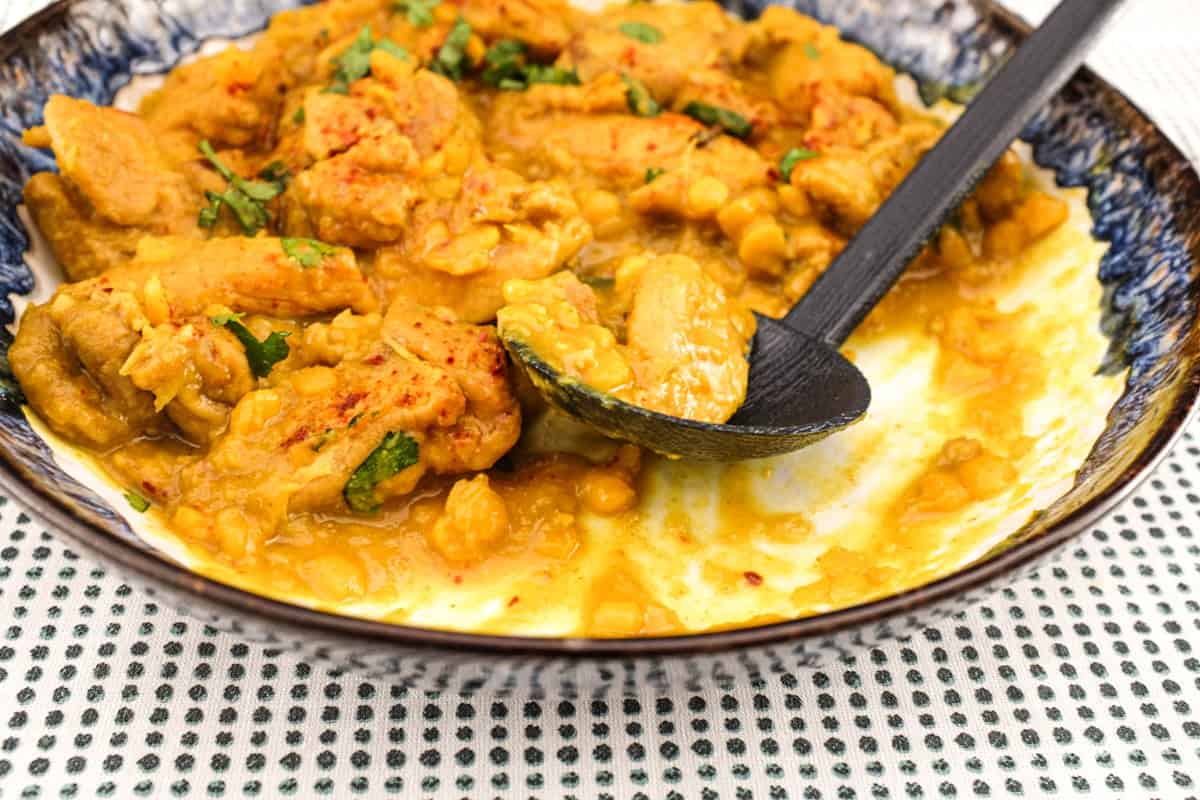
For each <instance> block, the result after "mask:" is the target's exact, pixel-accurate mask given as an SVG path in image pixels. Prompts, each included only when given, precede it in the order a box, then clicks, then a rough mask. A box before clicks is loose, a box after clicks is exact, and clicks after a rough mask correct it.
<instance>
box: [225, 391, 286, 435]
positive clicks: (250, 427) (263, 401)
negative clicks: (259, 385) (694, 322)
mask: <svg viewBox="0 0 1200 800" xmlns="http://www.w3.org/2000/svg"><path fill="white" fill-rule="evenodd" d="M282 405H283V401H282V400H281V399H280V397H279V393H278V392H276V391H274V390H271V389H260V390H258V391H256V392H250V393H249V394H247V395H245V396H244V397H243V398H242V399H241V400H239V401H238V404H237V405H236V406H234V409H233V413H232V414H230V415H229V430H230V432H232V433H233V434H234V435H236V436H249V435H251V434H253V433H256V432H257V431H259V430H261V429H262V428H263V426H264V425H266V424H267V421H268V420H270V419H271V417H273V416H275V415H276V414H278V413H279V409H280V407H281V406H282Z"/></svg>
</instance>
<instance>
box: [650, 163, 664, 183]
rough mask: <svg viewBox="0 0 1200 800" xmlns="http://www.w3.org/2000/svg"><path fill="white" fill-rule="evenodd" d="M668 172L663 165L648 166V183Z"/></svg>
mask: <svg viewBox="0 0 1200 800" xmlns="http://www.w3.org/2000/svg"><path fill="white" fill-rule="evenodd" d="M664 172H666V170H665V169H663V168H662V167H646V183H653V182H654V179H655V178H657V177H658V176H659V175H662V174H663V173H664Z"/></svg>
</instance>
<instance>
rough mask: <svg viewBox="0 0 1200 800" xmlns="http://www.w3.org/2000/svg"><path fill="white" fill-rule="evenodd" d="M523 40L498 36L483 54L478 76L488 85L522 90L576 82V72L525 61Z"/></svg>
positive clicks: (514, 90)
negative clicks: (534, 86) (532, 86)
mask: <svg viewBox="0 0 1200 800" xmlns="http://www.w3.org/2000/svg"><path fill="white" fill-rule="evenodd" d="M525 53H526V47H525V43H524V42H520V41H517V40H516V39H502V40H500V41H498V42H496V43H495V44H494V45H492V46H491V47H489V48H488V50H487V52H486V53H484V54H483V62H484V64H485V65H486V66H485V67H484V70H483V72H482V73H481V74H480V76H479V79H480V80H481V81H483V82H484V83H486V84H487V85H488V86H495V87H496V88H497V89H503V90H505V91H510V92H523V91H525V90H526V89H528V88H529V87H530V85H532V84H535V83H557V84H560V85H571V86H578V85H579V75H578V74H577V73H576V72H575V70H573V69H564V68H563V67H555V66H553V65H547V64H527V63H526V62H525Z"/></svg>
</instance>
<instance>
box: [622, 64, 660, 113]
mask: <svg viewBox="0 0 1200 800" xmlns="http://www.w3.org/2000/svg"><path fill="white" fill-rule="evenodd" d="M621 80H623V81H625V102H626V103H628V104H629V110H630V111H632V112H633V113H634V114H636V115H637V116H639V117H657V116H658V115H659V114H661V113H662V106H660V105H659V104H658V103H657V102H656V101H655V99H654V98H653V97H651V96H650V90H649V89H647V88H646V86H645V84H643V83H642V82H641V81H639V80H638V79H637V78H631V77H629V76H628V75H626V74H624V73H621Z"/></svg>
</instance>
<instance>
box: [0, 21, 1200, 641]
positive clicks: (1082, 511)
mask: <svg viewBox="0 0 1200 800" xmlns="http://www.w3.org/2000/svg"><path fill="white" fill-rule="evenodd" d="M75 2H79V0H57V1H56V2H54V3H53V4H51V5H49V6H47V7H46V8H44V9H42V10H41V11H39V12H37V13H36V14H34V15H32V16H30V17H28V18H27V19H25V20H24V21H23V22H21V23H18V24H17V25H16V26H15V27H14V28H12V29H11V30H10V31H8V32H7V33H5V34H4V35H3V37H0V58H3V57H6V56H7V55H8V52H7V51H8V50H9V48H6V47H4V46H3V43H4V42H11V41H15V40H16V39H17V38H19V37H21V36H22V35H26V34H28V33H30V32H31V31H32V30H34V29H36V28H38V27H40V25H41V24H42V23H43V22H44V20H46V19H47V18H49V17H52V16H54V15H56V14H59V13H62V11H63V10H64V9H66V8H68V7H69V6H71V5H73V4H74V3H75ZM978 4H979V5H980V6H981V7H982V8H983V9H984V10H985V13H987V14H990V15H991V16H993V17H994V18H995V21H996V22H997V23H998V24H1000V25H1001V26H1004V27H1006V28H1007V29H1008V32H1009V33H1010V34H1012V35H1013V36H1014V38H1016V39H1017V40H1018V41H1019V40H1021V39H1023V38H1024V37H1025V36H1028V34H1029V32H1030V30H1031V27H1030V25H1029V24H1028V23H1027V22H1025V21H1024V20H1023V19H1022V18H1021V17H1019V16H1018V15H1016V14H1014V13H1013V12H1011V11H1009V10H1008V9H1005V8H1003V7H1002V6H1000V5H999V4H998V3H996V2H995V1H994V0H979V3H978ZM1077 77H1082V78H1084V79H1085V80H1087V81H1089V82H1092V83H1093V84H1094V85H1096V86H1098V87H1099V88H1100V89H1102V90H1103V91H1105V92H1106V93H1108V94H1110V95H1111V96H1114V97H1116V98H1118V99H1119V100H1120V101H1122V102H1124V103H1125V104H1127V106H1128V107H1129V110H1130V111H1131V112H1133V113H1134V114H1136V115H1138V116H1140V117H1141V118H1142V120H1144V121H1145V122H1147V123H1148V124H1149V125H1150V126H1151V127H1152V128H1153V130H1154V132H1155V133H1156V134H1157V135H1158V136H1160V137H1161V140H1162V141H1161V143H1160V146H1161V147H1164V148H1166V149H1167V151H1168V152H1169V153H1170V154H1171V156H1172V157H1173V161H1174V162H1176V163H1180V164H1184V165H1186V171H1185V174H1186V181H1187V184H1186V186H1181V187H1180V189H1179V191H1185V192H1186V193H1187V195H1188V196H1189V199H1190V200H1191V205H1193V206H1195V207H1196V208H1200V177H1198V176H1197V174H1196V171H1195V168H1194V167H1193V166H1192V165H1191V162H1190V160H1189V159H1188V158H1187V157H1186V156H1185V155H1184V154H1183V153H1182V152H1181V151H1180V150H1179V148H1178V147H1177V146H1176V145H1175V143H1174V142H1173V141H1171V139H1170V138H1169V137H1168V136H1167V135H1166V134H1165V133H1163V132H1162V131H1161V130H1160V129H1158V127H1157V126H1156V125H1154V124H1153V122H1152V121H1151V120H1150V117H1149V115H1148V114H1146V113H1145V112H1144V111H1143V110H1142V109H1141V108H1139V107H1138V106H1137V105H1136V104H1135V103H1133V102H1132V101H1130V100H1129V99H1128V98H1127V97H1125V95H1124V94H1123V93H1121V92H1120V91H1118V90H1117V89H1116V88H1114V87H1113V86H1112V85H1111V84H1109V83H1108V82H1107V81H1105V80H1103V79H1102V78H1100V77H1099V76H1098V75H1096V74H1095V73H1094V72H1092V71H1091V70H1090V69H1088V68H1086V67H1085V68H1083V69H1081V70H1080V73H1079V76H1077ZM1191 256H1192V258H1193V260H1194V261H1196V262H1197V263H1200V248H1193V250H1192V252H1191ZM1188 335H1189V337H1191V338H1196V337H1197V336H1198V335H1200V328H1198V327H1193V329H1192V330H1191V331H1190V332H1189V334H1188ZM1181 381H1182V382H1183V385H1182V386H1181V387H1180V388H1179V390H1178V394H1177V396H1176V398H1175V402H1174V404H1173V406H1172V408H1171V410H1170V413H1169V414H1168V415H1167V416H1166V417H1165V418H1164V419H1163V421H1162V423H1161V424H1160V426H1159V428H1158V429H1157V430H1156V431H1155V433H1154V435H1153V436H1152V437H1151V438H1150V440H1149V441H1148V442H1147V443H1146V445H1145V446H1144V447H1143V448H1142V450H1141V452H1140V453H1139V454H1138V455H1137V457H1136V458H1135V459H1134V460H1133V461H1132V462H1131V463H1130V464H1129V466H1127V467H1126V468H1125V470H1124V471H1123V472H1122V473H1121V475H1120V476H1119V477H1117V478H1115V479H1112V480H1111V481H1110V483H1109V484H1108V486H1107V487H1106V488H1105V489H1104V490H1103V491H1102V492H1100V493H1099V494H1097V495H1096V496H1095V497H1093V498H1091V499H1090V500H1088V501H1087V502H1086V503H1083V504H1082V505H1081V506H1080V507H1079V508H1077V509H1075V510H1073V511H1072V512H1070V513H1069V514H1068V515H1067V516H1066V517H1064V518H1063V519H1062V520H1061V521H1059V522H1058V523H1057V524H1055V525H1054V526H1053V527H1052V528H1050V529H1049V530H1047V531H1046V532H1045V533H1043V534H1040V535H1038V536H1036V537H1033V538H1030V539H1028V540H1026V541H1023V542H1020V543H1018V544H1016V545H1014V546H1013V547H1012V548H1010V549H1009V550H1006V551H1004V552H1001V553H999V554H996V555H993V556H991V557H989V558H986V559H984V560H980V561H977V562H975V563H974V564H971V565H970V566H968V567H966V568H965V569H962V570H960V571H958V572H956V573H954V574H952V575H948V576H946V577H944V578H940V579H938V580H936V581H933V582H931V583H928V584H925V585H923V586H919V587H916V588H914V589H909V590H907V591H904V592H901V593H899V594H895V595H891V596H889V597H885V598H882V599H879V600H875V601H872V602H870V603H865V604H862V605H858V606H852V607H850V608H845V609H840V610H837V611H831V612H827V613H823V614H817V615H814V616H810V617H801V618H799V619H794V620H786V621H782V622H774V623H770V624H767V625H761V626H756V627H750V628H738V629H731V630H722V631H715V632H708V633H693V634H685V635H680V636H667V637H644V638H604V639H591V638H581V637H545V638H538V637H523V636H498V635H490V634H477V633H459V632H456V631H448V630H436V629H431V628H417V627H412V626H407V625H399V624H395V623H387V622H377V621H372V620H367V619H360V618H356V617H348V616H341V615H338V614H332V613H328V612H324V611H319V610H315V609H310V608H305V607H303V606H299V605H293V604H291V603H286V602H283V601H279V600H272V599H270V598H267V597H263V596H261V595H256V594H253V593H251V592H247V591H245V590H242V589H238V588H236V587H233V586H230V585H227V584H224V583H221V582H219V581H216V580H213V579H211V578H207V577H205V576H203V575H200V574H198V573H196V572H192V571H191V570H189V569H187V568H185V567H183V566H180V565H177V564H174V563H172V562H169V561H167V560H165V559H163V558H160V557H158V556H155V555H153V554H152V553H151V552H149V551H147V550H144V549H142V548H140V547H138V546H136V545H135V544H133V543H132V542H129V541H126V540H124V539H122V538H120V537H118V536H115V535H112V534H110V533H108V532H107V531H104V530H102V529H100V528H97V527H94V526H93V525H92V524H91V523H89V522H87V521H86V520H85V519H83V518H82V516H81V515H80V514H79V512H78V510H77V509H75V508H74V507H72V505H71V504H70V503H68V502H66V501H64V500H63V499H62V498H61V497H60V496H58V495H57V494H55V493H54V492H52V491H50V490H49V489H48V488H47V487H45V486H43V485H41V484H40V482H36V481H31V480H28V479H27V478H28V472H27V468H26V467H25V466H24V465H22V464H21V463H20V462H19V461H18V460H17V459H15V458H13V457H12V456H11V455H10V454H9V453H8V452H7V451H6V450H0V456H2V457H3V461H2V462H0V486H3V488H4V489H6V490H7V491H8V492H9V493H10V494H11V495H12V496H14V497H15V498H16V499H18V500H20V501H21V502H22V503H24V504H25V505H26V506H27V507H28V508H29V509H30V510H31V511H33V512H34V513H35V514H37V515H39V516H40V517H42V518H43V519H45V520H46V521H48V522H49V523H50V524H51V526H52V527H53V528H54V529H55V530H57V531H59V532H61V533H62V534H63V535H65V536H66V537H67V538H68V539H70V540H72V541H74V542H77V543H78V544H79V545H81V546H82V547H83V548H84V549H85V550H87V551H90V552H92V553H95V554H97V555H98V556H100V557H101V558H102V559H103V560H105V561H107V562H109V563H111V564H112V565H113V566H115V567H116V570H117V572H118V574H120V575H121V576H122V577H133V576H136V578H138V579H142V580H145V581H146V582H147V583H148V584H155V583H157V584H162V585H165V586H166V587H169V588H170V589H171V590H173V592H175V593H176V594H178V595H183V596H186V597H191V598H195V600H196V601H197V602H198V603H199V604H200V605H202V606H204V605H207V606H210V607H211V606H215V607H217V608H219V609H220V610H221V611H222V612H226V613H228V614H229V615H230V616H232V617H237V616H238V615H245V614H249V615H253V616H255V617H258V618H260V619H261V620H262V621H264V622H267V623H270V622H276V623H280V624H284V625H287V626H289V627H296V628H303V629H306V630H308V631H311V633H312V635H313V636H319V635H322V634H324V635H327V636H331V637H334V638H337V639H343V640H346V639H348V640H351V641H353V642H354V643H355V644H356V645H358V646H361V647H363V648H364V649H370V648H387V647H392V648H395V647H414V648H425V649H439V650H449V651H454V652H458V653H473V654H478V655H483V656H493V657H501V658H502V657H504V656H541V657H559V658H562V657H568V658H571V657H581V658H593V657H603V658H627V657H649V656H671V655H701V654H711V653H718V652H723V651H729V650H735V649H740V648H745V647H751V646H762V645H773V644H780V643H786V642H789V641H791V642H795V641H799V640H801V639H810V638H814V637H822V636H830V635H832V634H835V633H840V632H843V631H847V630H850V629H853V628H857V627H860V626H863V625H869V624H872V623H877V622H880V621H882V620H884V619H887V618H891V617H895V616H897V615H899V614H901V613H904V612H912V611H916V610H918V609H922V608H925V607H928V606H931V605H933V604H935V603H938V602H940V601H942V600H946V599H948V598H950V597H952V596H954V595H958V594H962V593H965V592H969V591H971V590H975V589H980V588H982V587H984V586H985V585H987V584H989V583H991V582H992V581H993V580H995V579H997V578H999V577H1001V576H1003V575H1005V574H1007V573H1010V572H1013V571H1015V570H1017V569H1018V568H1020V567H1021V566H1023V565H1027V564H1030V563H1031V562H1033V561H1035V560H1036V559H1038V558H1039V557H1040V556H1043V555H1045V554H1047V553H1049V552H1050V551H1052V550H1054V549H1056V548H1058V547H1059V546H1061V545H1063V544H1065V543H1066V542H1068V541H1069V540H1071V539H1073V538H1074V537H1076V536H1078V535H1079V534H1081V533H1082V532H1083V531H1085V530H1087V529H1088V528H1089V527H1091V526H1092V525H1093V524H1094V523H1095V522H1097V521H1098V520H1099V519H1100V518H1101V517H1103V516H1104V515H1105V514H1107V513H1108V512H1109V511H1111V510H1112V509H1113V508H1114V507H1115V506H1116V505H1118V504H1119V503H1120V502H1121V501H1123V500H1124V499H1126V498H1127V497H1128V496H1129V495H1130V494H1131V493H1132V492H1133V491H1134V490H1135V489H1136V488H1137V486H1138V485H1139V484H1140V483H1141V482H1142V481H1143V480H1145V479H1146V477H1148V475H1149V473H1150V472H1151V471H1152V470H1153V469H1154V467H1155V466H1157V464H1158V463H1159V462H1160V461H1161V460H1162V459H1163V458H1164V457H1165V456H1166V455H1167V453H1168V451H1169V450H1170V447H1171V445H1172V444H1173V443H1174V442H1175V441H1176V439H1178V438H1179V437H1180V436H1181V435H1182V434H1183V431H1184V428H1185V427H1186V425H1187V422H1188V421H1189V420H1190V419H1191V418H1192V416H1193V415H1194V414H1195V412H1196V409H1197V399H1198V396H1200V359H1198V358H1193V359H1192V360H1191V363H1189V364H1188V365H1187V369H1186V374H1185V375H1184V376H1183V377H1182V378H1181Z"/></svg>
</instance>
